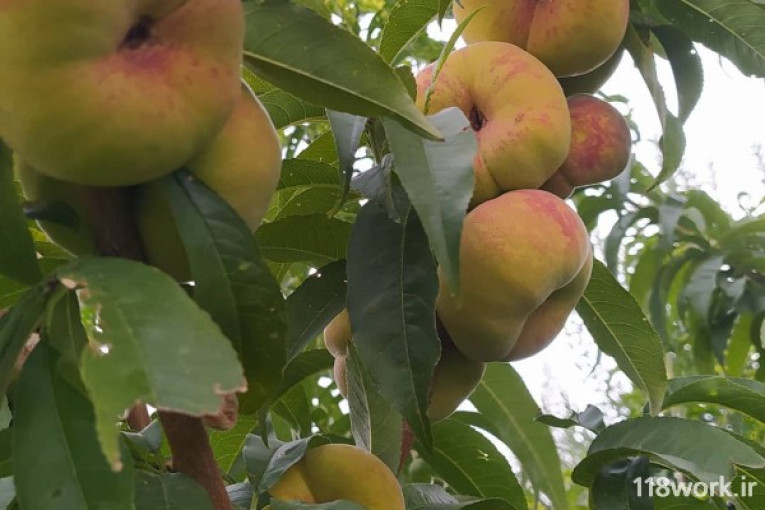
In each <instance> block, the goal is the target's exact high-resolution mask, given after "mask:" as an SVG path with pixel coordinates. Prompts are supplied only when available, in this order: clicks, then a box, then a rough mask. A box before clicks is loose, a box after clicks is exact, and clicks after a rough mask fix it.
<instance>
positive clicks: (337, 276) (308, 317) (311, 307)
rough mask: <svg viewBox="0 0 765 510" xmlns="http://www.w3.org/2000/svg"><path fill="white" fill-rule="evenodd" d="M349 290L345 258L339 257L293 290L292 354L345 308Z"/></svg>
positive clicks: (289, 341) (289, 331)
mask: <svg viewBox="0 0 765 510" xmlns="http://www.w3.org/2000/svg"><path fill="white" fill-rule="evenodd" d="M347 290H348V286H347V283H346V276H345V260H338V261H337V262H332V263H331V264H327V265H326V266H324V267H322V268H321V269H319V270H318V271H317V272H316V273H315V274H313V275H311V276H309V277H308V278H307V279H306V280H305V281H304V282H303V283H302V284H301V285H300V287H298V288H297V290H295V292H293V293H292V294H290V297H289V298H287V316H288V317H289V322H288V324H289V325H288V327H287V346H288V351H289V355H290V357H294V356H296V355H297V354H298V353H299V352H300V351H302V350H303V349H304V348H305V346H306V345H308V342H310V341H311V340H313V339H314V338H316V337H317V336H318V335H319V334H320V333H321V332H322V331H323V330H324V328H325V327H326V326H327V324H329V322H330V321H331V320H332V319H333V318H334V317H335V316H336V315H337V314H339V313H340V312H341V311H342V310H343V308H345V295H346V292H347Z"/></svg>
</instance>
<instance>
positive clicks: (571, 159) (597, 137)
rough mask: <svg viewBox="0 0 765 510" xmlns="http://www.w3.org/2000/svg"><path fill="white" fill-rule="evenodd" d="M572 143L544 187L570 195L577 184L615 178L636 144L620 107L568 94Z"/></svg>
mask: <svg viewBox="0 0 765 510" xmlns="http://www.w3.org/2000/svg"><path fill="white" fill-rule="evenodd" d="M568 107H569V110H570V111H571V147H570V148H569V152H568V157H566V160H565V161H564V162H563V165H561V167H560V168H559V169H558V171H557V172H555V174H554V175H553V176H552V177H551V178H550V179H549V180H548V181H547V182H546V183H545V184H544V185H543V186H542V189H544V190H547V191H549V192H551V193H554V194H556V195H558V196H559V197H561V198H566V197H568V196H569V195H570V194H571V192H572V191H573V189H574V188H575V187H577V186H586V185H588V184H595V183H598V182H603V181H607V180H609V179H613V178H614V177H616V176H617V175H619V174H620V173H622V171H624V170H625V169H626V168H627V165H628V163H629V160H630V153H631V148H632V138H631V134H630V129H629V126H627V122H626V121H625V120H624V117H623V116H622V114H621V113H619V111H618V110H617V109H616V108H614V107H613V106H611V105H610V104H608V103H607V102H605V101H602V100H600V99H598V98H596V97H593V96H589V95H585V94H577V95H574V96H571V97H570V98H568Z"/></svg>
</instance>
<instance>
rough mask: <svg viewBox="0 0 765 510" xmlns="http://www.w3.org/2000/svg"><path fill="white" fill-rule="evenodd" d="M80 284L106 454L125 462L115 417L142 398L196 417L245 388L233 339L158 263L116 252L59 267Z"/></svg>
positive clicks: (86, 362)
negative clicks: (90, 315) (91, 316)
mask: <svg viewBox="0 0 765 510" xmlns="http://www.w3.org/2000/svg"><path fill="white" fill-rule="evenodd" d="M58 277H59V279H60V281H61V282H62V283H63V284H64V285H65V286H66V287H68V288H77V289H79V296H80V300H81V302H82V305H83V307H84V308H85V309H89V310H92V311H93V312H94V313H95V320H94V323H93V324H88V325H87V326H88V338H89V341H90V345H89V348H88V349H85V350H84V351H83V354H82V361H81V372H82V379H83V382H84V383H85V387H86V388H87V389H88V393H89V394H90V398H91V400H92V401H93V404H94V407H95V414H96V430H97V431H98V435H99V441H100V442H101V448H102V449H103V451H104V453H105V455H106V457H107V458H108V459H109V462H110V463H111V464H112V466H118V465H119V451H118V439H119V432H118V429H117V428H116V427H115V426H114V422H115V419H116V418H117V417H118V416H119V415H120V414H121V413H123V412H124V410H125V409H127V408H129V407H131V406H133V405H134V404H136V403H137V402H143V403H146V404H149V405H152V406H154V407H156V408H159V409H168V410H173V411H176V412H180V413H186V414H189V415H192V416H202V415H206V414H216V413H217V412H218V410H219V409H220V406H221V403H222V395H223V394H226V393H233V392H239V391H243V390H244V389H245V388H246V383H245V379H244V376H243V373H242V367H241V365H240V364H239V362H238V360H237V356H236V352H235V351H234V349H233V348H232V347H231V343H230V341H229V340H228V339H227V338H226V337H225V336H223V334H222V333H221V331H220V329H219V328H218V326H217V325H216V324H215V323H214V322H213V321H212V319H211V318H210V317H209V315H207V314H206V313H204V312H203V311H202V310H201V309H199V308H198V307H197V306H196V304H195V303H194V302H193V301H192V300H191V298H189V297H188V295H187V294H186V293H185V292H184V291H183V290H182V289H181V287H180V286H178V284H177V283H176V282H175V281H174V280H173V279H172V278H171V277H169V276H167V275H166V274H164V273H162V272H161V271H159V270H158V269H155V268H152V267H149V266H145V265H143V264H138V263H136V262H131V261H128V260H124V259H117V258H84V259H80V260H78V261H77V262H74V263H72V264H70V265H69V266H66V267H64V268H61V269H60V270H59V271H58Z"/></svg>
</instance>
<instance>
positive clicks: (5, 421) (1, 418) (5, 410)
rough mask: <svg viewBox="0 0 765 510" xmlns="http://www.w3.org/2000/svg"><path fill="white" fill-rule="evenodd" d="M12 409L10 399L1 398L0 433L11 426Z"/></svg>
mask: <svg viewBox="0 0 765 510" xmlns="http://www.w3.org/2000/svg"><path fill="white" fill-rule="evenodd" d="M11 418H12V416H11V409H10V408H9V407H8V397H7V396H5V395H3V396H2V397H0V432H2V431H3V430H5V429H7V428H8V425H10V424H11Z"/></svg>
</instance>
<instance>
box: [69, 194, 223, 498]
mask: <svg viewBox="0 0 765 510" xmlns="http://www.w3.org/2000/svg"><path fill="white" fill-rule="evenodd" d="M83 194H84V197H85V198H84V202H85V204H84V205H85V207H86V210H87V217H88V219H89V220H90V221H91V222H92V223H93V228H94V229H95V232H96V239H95V243H96V247H97V250H98V253H99V254H101V255H104V256H112V257H122V258H126V259H130V260H135V261H138V262H145V261H146V256H145V253H144V250H143V245H142V243H141V237H140V236H139V234H138V226H137V225H136V222H135V215H134V214H133V203H132V202H133V194H132V193H131V190H130V189H129V188H100V187H85V190H84V193H83ZM142 407H143V412H146V407H145V406H142ZM130 414H131V415H133V418H131V417H130V415H129V417H128V420H129V424H130V426H131V427H133V425H135V427H136V428H138V429H142V428H144V427H141V425H142V424H143V420H144V418H145V420H146V424H148V413H146V416H145V417H144V416H142V412H141V410H138V409H136V408H135V407H134V408H133V409H131V412H130ZM159 417H160V421H161V422H162V427H163V429H164V430H165V434H166V435H167V440H168V443H169V444H170V451H171V452H172V467H173V470H175V471H178V472H181V473H184V474H186V475H189V476H191V477H192V478H193V479H194V480H196V481H197V483H199V484H200V485H201V486H202V487H204V489H205V490H206V491H207V493H208V494H209V496H210V501H211V502H212V504H213V509H214V510H232V506H231V501H230V499H229V497H228V494H227V493H226V487H225V485H224V484H223V478H222V477H221V475H220V470H219V468H218V465H217V463H216V462H215V456H214V455H213V452H212V448H211V447H210V443H209V441H208V439H207V431H206V430H205V427H204V424H203V423H202V418H195V417H191V416H187V415H185V414H181V413H175V412H171V411H160V412H159ZM133 419H134V420H135V421H134V423H130V421H131V420H133Z"/></svg>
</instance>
